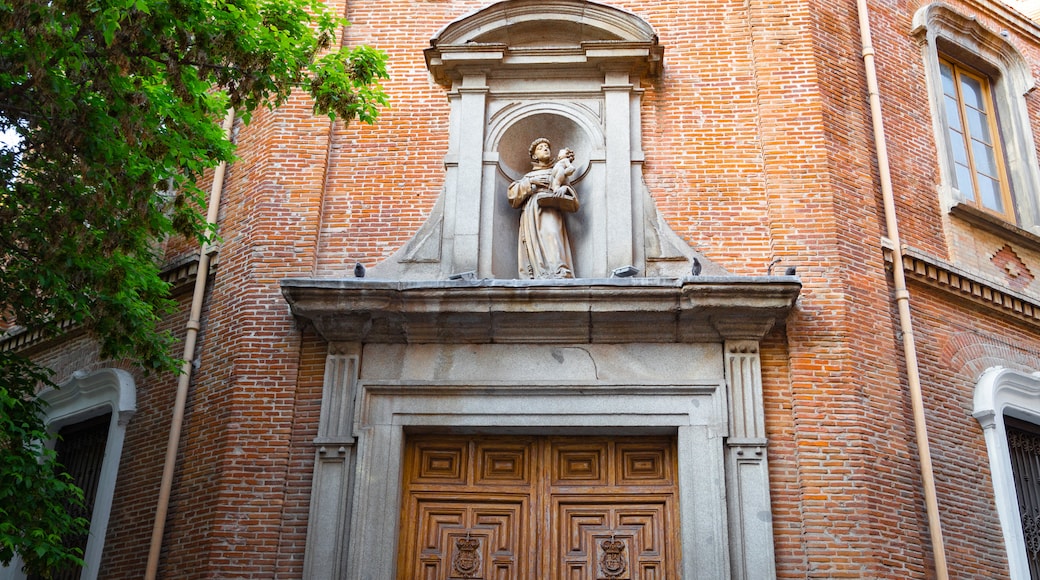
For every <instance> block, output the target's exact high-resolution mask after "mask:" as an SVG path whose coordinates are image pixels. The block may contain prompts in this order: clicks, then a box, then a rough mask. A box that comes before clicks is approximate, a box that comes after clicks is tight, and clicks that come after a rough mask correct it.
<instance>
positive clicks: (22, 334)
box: [0, 254, 199, 352]
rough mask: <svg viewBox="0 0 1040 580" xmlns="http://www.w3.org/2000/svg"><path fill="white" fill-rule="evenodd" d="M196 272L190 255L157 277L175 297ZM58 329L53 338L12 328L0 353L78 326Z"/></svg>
mask: <svg viewBox="0 0 1040 580" xmlns="http://www.w3.org/2000/svg"><path fill="white" fill-rule="evenodd" d="M198 271H199V255H198V254H190V255H188V256H186V257H185V258H183V259H181V260H177V261H175V262H172V263H170V264H168V265H167V266H166V267H165V268H163V270H162V272H160V273H159V277H160V278H161V279H162V280H163V282H166V283H168V284H170V295H171V296H177V295H178V294H181V293H182V292H184V291H185V290H186V289H188V288H190V287H191V285H190V284H189V283H190V282H191V281H193V280H194V279H195V273H196V272H198ZM60 328H61V332H59V333H58V334H57V335H56V336H55V335H53V334H48V333H45V332H43V331H40V330H30V329H27V328H24V327H21V326H16V327H13V328H11V329H10V330H8V331H7V332H6V333H4V334H2V335H0V351H5V352H6V351H15V350H22V349H25V348H29V347H31V346H36V345H39V344H42V343H43V342H45V341H47V340H49V339H52V338H56V337H63V336H68V334H69V333H70V332H73V331H75V330H76V329H78V328H79V326H77V325H76V324H73V323H72V322H69V321H64V322H62V323H61V324H60Z"/></svg>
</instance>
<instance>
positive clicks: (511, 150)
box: [371, 0, 726, 280]
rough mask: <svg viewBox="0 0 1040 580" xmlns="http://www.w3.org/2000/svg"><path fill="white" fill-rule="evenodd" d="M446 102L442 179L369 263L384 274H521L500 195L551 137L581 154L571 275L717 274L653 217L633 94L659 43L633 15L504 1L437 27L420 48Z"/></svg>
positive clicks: (574, 3)
mask: <svg viewBox="0 0 1040 580" xmlns="http://www.w3.org/2000/svg"><path fill="white" fill-rule="evenodd" d="M425 57H426V63H427V67H428V69H429V71H430V73H431V78H432V80H433V81H434V82H436V83H438V84H440V85H441V86H443V87H445V88H447V89H448V99H449V102H450V104H451V113H450V114H451V119H450V122H449V127H450V129H449V131H450V135H449V140H448V142H449V147H448V152H447V155H446V156H445V171H446V174H445V180H444V183H445V187H444V190H443V191H442V193H441V196H440V198H439V199H438V202H437V204H436V205H435V207H434V209H433V211H432V213H431V215H430V217H429V219H428V221H427V222H426V224H425V225H424V226H423V227H422V228H421V229H420V231H419V232H418V233H417V234H416V235H415V236H414V237H413V238H412V240H410V241H409V242H408V243H407V244H406V245H405V246H404V247H403V248H401V249H400V250H399V251H398V252H397V253H396V254H394V255H393V256H391V257H390V258H389V259H387V260H386V261H384V262H383V263H381V264H378V265H376V266H375V267H374V268H373V269H372V271H371V275H372V276H377V277H380V278H384V279H409V280H422V279H444V278H449V277H452V276H462V277H467V278H468V277H472V278H498V279H504V278H516V277H518V275H517V257H516V253H517V238H518V234H517V224H518V221H519V211H518V210H516V209H513V208H511V207H509V204H508V202H507V200H506V189H507V188H508V187H509V184H510V182H511V181H513V180H515V179H517V178H518V177H519V176H522V175H523V173H525V172H526V171H528V170H529V169H530V165H529V163H530V159H529V156H528V148H529V146H530V144H531V142H532V141H533V139H534V138H536V137H548V138H549V139H550V140H551V141H552V142H553V148H554V152H555V151H556V150H558V149H560V148H563V147H568V148H571V149H574V150H575V154H576V155H575V157H576V158H575V163H576V165H578V172H577V173H576V174H575V175H574V177H573V179H572V181H573V182H574V185H575V189H576V191H577V194H578V198H579V199H580V200H581V209H580V210H579V211H578V212H575V213H572V214H569V215H568V216H567V229H568V231H569V234H570V241H571V247H572V250H573V253H574V262H575V264H574V266H575V267H574V273H575V277H577V278H592V279H595V278H608V277H610V276H611V274H612V273H613V272H614V271H616V270H618V269H621V268H626V267H634V268H635V270H636V271H637V272H638V273H637V274H636V275H638V276H652V277H662V276H663V277H682V276H685V275H689V273H690V271H691V265H692V262H693V259H694V258H696V260H697V262H698V263H699V264H700V268H701V272H702V273H703V274H709V275H711V274H715V275H724V274H725V273H726V272H725V270H723V269H722V268H720V267H718V266H716V265H714V264H712V263H711V262H710V261H709V260H707V259H706V258H705V257H704V256H702V255H700V254H698V253H697V252H696V251H695V250H693V249H692V248H690V247H689V245H688V244H686V243H685V242H684V241H683V240H682V239H681V238H680V237H679V236H678V235H676V234H675V233H674V232H673V231H672V230H671V229H670V228H669V227H668V226H667V225H666V224H665V223H664V220H663V219H662V218H661V216H660V215H659V214H658V213H657V210H656V207H655V205H654V202H653V199H652V198H651V196H650V192H649V191H648V190H647V188H646V186H645V184H644V181H643V151H642V135H641V127H642V122H641V99H642V94H643V91H644V88H643V87H644V86H647V85H648V84H651V83H653V82H655V80H656V78H657V77H658V76H659V75H660V72H661V68H662V66H663V57H664V48H663V47H662V46H661V45H660V44H659V43H658V38H657V35H656V33H655V32H654V30H653V27H652V26H651V25H650V24H649V23H648V22H646V21H645V20H643V19H642V18H640V17H638V16H637V15H635V14H632V13H630V12H627V11H624V10H620V9H617V8H614V7H611V6H607V5H605V4H599V3H595V2H586V1H580V0H550V1H548V2H542V1H535V0H506V1H504V2H498V3H495V4H492V5H490V6H488V7H486V8H484V9H481V10H478V11H476V12H473V13H471V14H468V15H465V16H462V17H461V18H459V19H458V20H455V21H454V22H451V23H449V24H448V25H446V26H445V27H444V28H442V29H441V30H440V31H439V32H438V33H437V35H435V36H434V37H433V39H431V41H430V48H428V49H426V51H425Z"/></svg>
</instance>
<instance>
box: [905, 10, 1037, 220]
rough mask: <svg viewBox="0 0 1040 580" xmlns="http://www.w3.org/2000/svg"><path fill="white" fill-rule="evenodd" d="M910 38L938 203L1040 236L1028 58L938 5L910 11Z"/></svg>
mask: <svg viewBox="0 0 1040 580" xmlns="http://www.w3.org/2000/svg"><path fill="white" fill-rule="evenodd" d="M914 35H915V36H917V38H918V39H919V40H920V42H921V47H922V56H923V57H924V64H925V67H924V70H925V77H926V81H927V87H928V95H929V100H930V101H931V104H932V119H933V127H934V131H935V142H936V148H937V150H938V151H937V153H938V159H937V163H938V169H939V178H940V179H939V181H940V195H941V199H942V205H943V207H944V208H945V209H946V210H949V211H954V210H957V211H956V213H957V214H958V215H961V216H964V217H967V218H970V219H974V220H975V221H979V220H982V221H987V220H991V221H993V222H994V223H999V224H1004V227H1007V226H1008V225H1013V226H1017V227H1018V228H1021V229H1025V230H1027V231H1031V232H1032V233H1034V234H1036V233H1040V203H1038V198H1037V195H1036V192H1038V191H1040V167H1038V165H1037V160H1036V146H1035V144H1034V141H1033V131H1032V125H1031V123H1030V118H1029V112H1028V110H1027V108H1026V101H1025V95H1026V94H1027V93H1028V92H1029V91H1030V90H1032V89H1033V87H1034V86H1035V84H1036V83H1035V79H1033V76H1032V69H1031V67H1030V66H1029V63H1028V62H1027V61H1026V59H1025V58H1024V57H1023V56H1022V54H1021V53H1020V52H1019V51H1018V50H1017V49H1016V48H1015V47H1014V46H1013V45H1012V44H1011V43H1010V42H1009V41H1008V40H1007V38H1005V37H1004V36H1001V35H1000V34H999V33H997V32H994V31H991V30H989V29H987V28H986V27H985V26H983V25H982V24H980V23H979V21H978V20H976V19H975V18H972V17H970V16H965V15H962V14H959V13H957V12H955V11H954V10H953V9H951V8H950V6H948V5H946V4H944V3H941V2H934V3H932V4H929V5H927V6H925V7H923V8H921V9H920V10H918V12H917V14H915V16H914ZM961 210H963V211H961ZM975 216H979V217H975ZM1008 229H1011V230H1014V229H1016V228H1008Z"/></svg>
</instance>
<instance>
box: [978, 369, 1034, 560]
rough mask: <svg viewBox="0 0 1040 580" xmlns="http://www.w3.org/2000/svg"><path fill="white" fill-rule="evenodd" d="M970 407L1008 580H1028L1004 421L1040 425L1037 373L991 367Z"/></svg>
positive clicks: (979, 384) (1023, 540)
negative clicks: (981, 441)
mask: <svg viewBox="0 0 1040 580" xmlns="http://www.w3.org/2000/svg"><path fill="white" fill-rule="evenodd" d="M973 403H974V405H973V407H974V408H973V409H972V415H973V416H974V417H975V418H976V419H978V421H979V424H980V425H981V426H982V431H983V435H984V436H985V438H986V449H987V451H988V453H989V467H990V472H991V473H992V477H993V491H994V499H995V500H996V504H997V515H998V516H999V518H1000V526H1001V529H1003V531H1004V545H1005V548H1006V549H1007V553H1008V568H1009V572H1010V576H1011V580H1029V578H1030V572H1029V557H1028V555H1027V553H1026V544H1025V539H1024V534H1023V530H1022V521H1021V518H1020V517H1019V505H1018V496H1017V494H1016V492H1015V478H1014V474H1013V472H1012V468H1011V455H1010V450H1009V448H1008V440H1007V430H1006V428H1005V425H1004V417H1005V416H1006V415H1010V416H1012V417H1015V418H1018V419H1022V420H1025V421H1029V422H1031V423H1035V424H1040V373H1032V374H1026V373H1023V372H1021V371H1016V370H1011V369H1006V368H1001V367H993V368H991V369H989V370H987V371H986V372H985V373H983V374H982V376H981V377H980V378H979V382H978V384H977V385H976V386H975V397H974V401H973Z"/></svg>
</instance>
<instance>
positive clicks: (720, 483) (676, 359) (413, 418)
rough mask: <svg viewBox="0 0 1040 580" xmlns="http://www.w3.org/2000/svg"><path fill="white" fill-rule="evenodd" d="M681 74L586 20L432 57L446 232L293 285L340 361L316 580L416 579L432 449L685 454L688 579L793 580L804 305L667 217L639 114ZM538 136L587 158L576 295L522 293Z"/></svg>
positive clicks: (310, 565)
mask: <svg viewBox="0 0 1040 580" xmlns="http://www.w3.org/2000/svg"><path fill="white" fill-rule="evenodd" d="M663 55H664V50H663V48H662V47H661V46H660V45H659V44H658V40H657V35H656V34H655V33H654V31H653V29H652V27H651V26H650V25H649V24H648V23H647V22H645V21H644V20H642V19H641V18H639V17H638V16H636V15H634V14H631V13H629V12H625V11H622V10H618V9H616V8H612V7H610V6H606V5H603V4H598V3H594V2H585V1H579V0H549V1H531V0H510V1H505V2H499V3H496V4H492V5H490V6H488V7H487V8H484V9H483V10H479V11H477V12H474V13H472V14H469V15H466V16H463V17H462V18H460V19H458V20H456V21H455V22H452V23H450V24H448V25H447V26H446V27H445V28H443V29H442V30H441V31H440V32H439V33H438V34H437V35H436V36H435V37H434V38H433V39H432V40H431V43H430V48H428V49H427V50H426V55H425V56H426V62H427V64H428V67H429V70H430V73H431V75H432V79H433V80H434V81H435V82H437V83H439V84H440V85H442V86H444V87H445V89H446V91H447V94H448V98H449V100H450V102H451V119H450V123H449V125H450V139H449V148H448V152H447V156H446V158H445V179H444V183H445V186H444V190H443V192H442V194H441V196H440V198H439V199H438V202H437V204H436V206H435V208H434V210H433V211H432V213H431V215H430V217H429V220H428V221H427V222H426V224H425V225H424V226H423V227H422V228H421V229H420V231H419V232H418V233H417V235H416V236H415V237H414V238H413V239H412V240H411V241H410V242H408V243H407V244H406V245H405V246H404V247H402V248H401V249H400V250H399V251H398V252H397V253H396V254H394V255H393V256H391V257H390V258H388V259H387V260H385V261H384V262H382V263H381V264H378V265H375V266H373V267H372V268H370V269H369V273H368V276H367V277H364V278H343V279H330V278H322V279H316V278H298V279H285V280H283V281H282V292H283V294H284V296H285V298H286V301H287V302H288V304H289V306H290V308H291V309H292V312H293V314H294V316H295V317H296V319H297V321H298V322H299V323H300V324H301V326H309V327H312V328H314V329H315V331H316V332H318V333H319V334H320V335H321V336H322V337H323V338H324V339H325V340H326V341H327V342H328V345H329V351H328V356H327V358H326V366H325V379H324V386H323V394H322V408H321V415H320V420H319V425H318V436H317V437H316V438H315V440H314V445H315V466H314V474H313V488H312V495H311V505H310V516H309V520H308V534H307V548H306V557H305V564H304V577H306V578H308V579H314V580H323V579H328V580H333V579H341V578H347V579H355V580H362V579H363V580H376V579H378V580H383V579H386V578H396V577H398V570H397V563H398V538H399V536H400V535H401V526H402V515H401V509H402V506H401V503H402V500H401V497H402V491H403V487H402V477H403V475H402V473H403V471H402V470H403V468H404V461H405V459H404V446H405V441H406V440H407V438H408V437H409V435H410V434H413V433H416V434H422V435H424V436H428V435H430V434H439V433H470V434H472V433H487V434H490V435H504V434H528V435H544V434H566V435H578V436H582V435H595V436H604V435H608V436H614V435H617V436H621V435H624V436H641V435H647V436H661V435H668V436H672V437H674V438H675V441H676V445H677V447H676V449H677V451H676V452H677V473H678V489H679V516H678V520H679V521H676V522H672V524H671V526H672V529H673V531H674V537H675V538H676V541H677V542H678V546H677V547H676V549H677V550H678V552H677V553H679V554H681V565H680V568H679V569H680V570H681V571H682V575H681V576H682V577H684V578H690V579H692V578H711V579H718V580H728V579H731V578H754V579H763V580H765V579H769V578H773V577H775V566H774V562H773V536H772V523H771V519H770V514H771V505H770V499H769V475H768V466H767V461H766V459H767V458H766V444H767V441H766V436H765V433H766V430H765V425H764V416H765V413H764V409H763V398H762V380H761V368H760V364H761V360H760V357H759V351H758V348H759V342H760V341H761V340H762V338H763V337H764V336H765V335H766V334H767V333H768V332H770V331H772V330H773V329H774V328H777V327H779V326H781V325H782V324H783V323H784V321H785V320H786V318H787V316H788V314H789V313H790V311H791V310H792V309H793V308H795V304H796V301H797V298H798V294H799V292H800V289H801V284H800V282H799V281H798V279H797V278H796V277H793V276H765V277H754V278H748V277H739V276H732V275H728V274H727V272H726V271H725V270H724V269H723V268H721V267H720V266H718V265H716V264H713V263H712V262H711V261H709V260H708V259H706V258H705V257H704V256H702V255H699V254H698V253H697V252H696V251H694V250H693V249H692V248H690V246H689V245H688V244H686V243H685V242H683V241H682V240H681V239H680V238H679V237H678V236H677V235H676V234H675V233H674V232H672V230H670V229H669V228H668V227H667V226H666V225H665V224H664V222H663V221H662V219H661V218H660V216H659V215H658V213H657V211H656V209H655V207H654V204H653V201H652V199H651V197H650V195H649V192H648V191H647V190H646V187H645V185H644V183H643V175H642V171H643V167H642V163H643V154H642V149H641V145H640V143H641V135H640V126H641V119H640V100H641V94H642V91H643V88H642V87H644V86H646V84H647V83H652V82H654V80H655V79H656V78H657V76H658V75H659V74H660V71H661V67H662V66H663ZM537 137H546V138H548V139H550V140H551V141H552V142H553V145H554V150H556V149H558V148H561V147H569V148H571V149H573V150H574V151H575V165H576V168H575V172H574V174H573V176H572V178H571V184H572V185H573V187H574V189H575V190H576V192H577V195H578V197H579V198H580V199H581V203H582V207H581V209H580V210H579V211H578V212H577V213H574V214H569V215H568V222H567V229H568V231H569V233H570V238H571V242H572V250H573V254H574V265H575V268H574V270H575V271H574V274H575V277H574V278H573V279H557V280H544V279H543V280H526V279H518V274H517V238H518V234H517V231H518V223H519V215H518V214H519V212H518V211H517V210H516V209H513V208H511V207H510V206H509V204H508V201H507V197H506V191H507V188H508V186H509V184H510V183H511V182H512V181H514V180H516V179H517V178H518V177H520V176H522V175H524V173H525V172H527V171H528V170H529V169H530V157H529V153H528V148H529V146H530V144H531V142H532V141H533V140H534V139H535V138H537ZM695 259H696V262H695V261H694V260H695ZM695 264H699V267H700V271H699V275H691V274H692V272H691V268H693V267H694V265H695ZM625 266H631V267H632V268H633V269H635V270H636V271H637V274H636V275H635V276H630V277H612V276H611V274H612V273H613V272H614V271H615V269H618V268H623V267H625ZM480 577H488V576H480Z"/></svg>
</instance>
